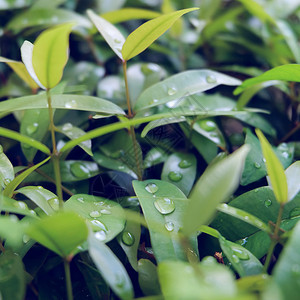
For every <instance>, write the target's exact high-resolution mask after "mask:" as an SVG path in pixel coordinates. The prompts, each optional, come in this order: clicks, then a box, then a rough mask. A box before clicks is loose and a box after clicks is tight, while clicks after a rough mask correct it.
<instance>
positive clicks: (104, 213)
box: [100, 209, 111, 215]
mask: <svg viewBox="0 0 300 300" xmlns="http://www.w3.org/2000/svg"><path fill="white" fill-rule="evenodd" d="M100 213H101V214H103V215H111V211H110V210H108V209H101V210H100Z"/></svg>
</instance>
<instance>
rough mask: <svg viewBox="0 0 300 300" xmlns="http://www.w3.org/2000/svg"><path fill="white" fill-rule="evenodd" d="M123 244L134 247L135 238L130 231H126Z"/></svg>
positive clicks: (123, 235)
mask: <svg viewBox="0 0 300 300" xmlns="http://www.w3.org/2000/svg"><path fill="white" fill-rule="evenodd" d="M122 242H123V243H124V244H125V245H127V246H132V245H133V244H134V242H135V238H134V236H133V235H132V234H131V233H130V232H129V231H124V232H123V234H122Z"/></svg>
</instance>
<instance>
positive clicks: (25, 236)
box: [23, 234, 30, 244]
mask: <svg viewBox="0 0 300 300" xmlns="http://www.w3.org/2000/svg"><path fill="white" fill-rule="evenodd" d="M29 241H30V237H29V236H28V235H26V234H24V235H23V243H24V244H27V243H28V242H29Z"/></svg>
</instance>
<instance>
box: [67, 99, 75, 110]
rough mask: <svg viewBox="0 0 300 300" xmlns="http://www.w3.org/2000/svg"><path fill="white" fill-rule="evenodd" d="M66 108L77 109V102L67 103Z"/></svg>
mask: <svg viewBox="0 0 300 300" xmlns="http://www.w3.org/2000/svg"><path fill="white" fill-rule="evenodd" d="M65 108H77V102H76V100H71V101H68V102H66V104H65Z"/></svg>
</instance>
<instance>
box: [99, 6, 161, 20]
mask: <svg viewBox="0 0 300 300" xmlns="http://www.w3.org/2000/svg"><path fill="white" fill-rule="evenodd" d="M160 15H161V14H160V13H159V12H157V11H152V10H148V9H142V8H134V7H132V8H131V7H125V8H122V9H119V10H113V11H109V12H106V13H104V14H102V15H101V17H102V18H104V19H105V20H107V21H108V22H110V23H112V24H116V23H121V22H125V21H129V20H140V19H144V20H148V19H153V18H156V17H159V16H160Z"/></svg>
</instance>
